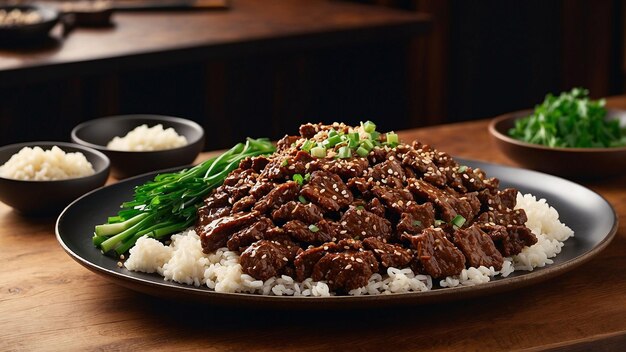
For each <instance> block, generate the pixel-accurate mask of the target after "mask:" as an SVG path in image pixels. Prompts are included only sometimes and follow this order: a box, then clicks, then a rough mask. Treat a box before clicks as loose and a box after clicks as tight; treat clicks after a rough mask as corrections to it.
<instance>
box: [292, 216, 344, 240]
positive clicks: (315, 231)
mask: <svg viewBox="0 0 626 352" xmlns="http://www.w3.org/2000/svg"><path fill="white" fill-rule="evenodd" d="M325 222H326V220H321V221H320V222H319V223H318V224H311V225H309V224H306V223H304V222H302V221H300V220H291V221H288V222H287V223H285V224H284V225H283V230H284V231H285V232H286V233H287V234H288V235H289V236H290V237H291V238H293V239H294V240H296V241H300V242H304V243H313V244H320V243H324V242H329V241H332V240H333V238H336V234H335V233H334V232H333V231H334V229H333V228H331V227H328V226H325V225H321V223H325Z"/></svg>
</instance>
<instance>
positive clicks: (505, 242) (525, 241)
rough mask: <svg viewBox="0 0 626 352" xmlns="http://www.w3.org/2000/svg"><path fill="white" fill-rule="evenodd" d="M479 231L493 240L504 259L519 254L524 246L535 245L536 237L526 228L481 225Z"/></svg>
mask: <svg viewBox="0 0 626 352" xmlns="http://www.w3.org/2000/svg"><path fill="white" fill-rule="evenodd" d="M479 226H480V227H481V229H482V230H483V231H485V232H487V234H489V236H490V237H491V239H492V240H493V242H494V244H495V246H496V248H497V249H498V251H499V252H500V253H501V254H502V255H503V256H505V257H510V256H512V255H516V254H519V253H520V252H521V251H522V249H524V247H526V246H532V245H533V244H535V243H537V237H535V235H534V234H533V233H532V232H531V231H530V229H529V228H527V227H526V226H513V225H510V226H506V227H505V226H501V225H491V224H482V225H479Z"/></svg>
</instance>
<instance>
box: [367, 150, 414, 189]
mask: <svg viewBox="0 0 626 352" xmlns="http://www.w3.org/2000/svg"><path fill="white" fill-rule="evenodd" d="M390 158H391V159H390V160H386V161H384V162H382V163H380V164H377V165H375V166H374V167H373V168H372V171H371V173H370V174H371V176H372V177H373V178H374V180H376V181H380V183H382V184H383V185H386V186H388V187H392V188H402V187H403V184H402V182H403V180H405V179H406V177H405V175H404V170H403V169H402V165H401V164H400V163H399V162H398V161H397V160H396V158H395V157H393V156H391V157H390Z"/></svg>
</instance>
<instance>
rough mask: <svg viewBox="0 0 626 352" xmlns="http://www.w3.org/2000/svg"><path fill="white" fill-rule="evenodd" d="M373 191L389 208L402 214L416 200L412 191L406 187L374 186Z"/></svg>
mask: <svg viewBox="0 0 626 352" xmlns="http://www.w3.org/2000/svg"><path fill="white" fill-rule="evenodd" d="M372 193H374V195H375V196H376V197H377V198H379V199H380V200H382V202H383V203H384V204H385V206H386V208H387V209H388V210H391V211H392V212H394V213H396V214H398V215H399V214H402V213H403V212H405V211H406V208H407V206H409V205H410V204H411V202H414V199H413V195H412V194H411V192H409V191H407V190H406V189H404V188H392V187H387V186H374V187H372Z"/></svg>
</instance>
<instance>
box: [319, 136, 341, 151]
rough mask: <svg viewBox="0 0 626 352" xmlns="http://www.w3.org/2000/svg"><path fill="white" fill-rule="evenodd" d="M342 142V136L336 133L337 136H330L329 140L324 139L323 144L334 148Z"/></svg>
mask: <svg viewBox="0 0 626 352" xmlns="http://www.w3.org/2000/svg"><path fill="white" fill-rule="evenodd" d="M341 142H342V141H341V136H339V135H335V136H332V137H329V138H328V139H327V140H325V141H324V143H323V144H324V146H325V147H326V148H332V147H334V146H336V145H337V144H339V143H341Z"/></svg>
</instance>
